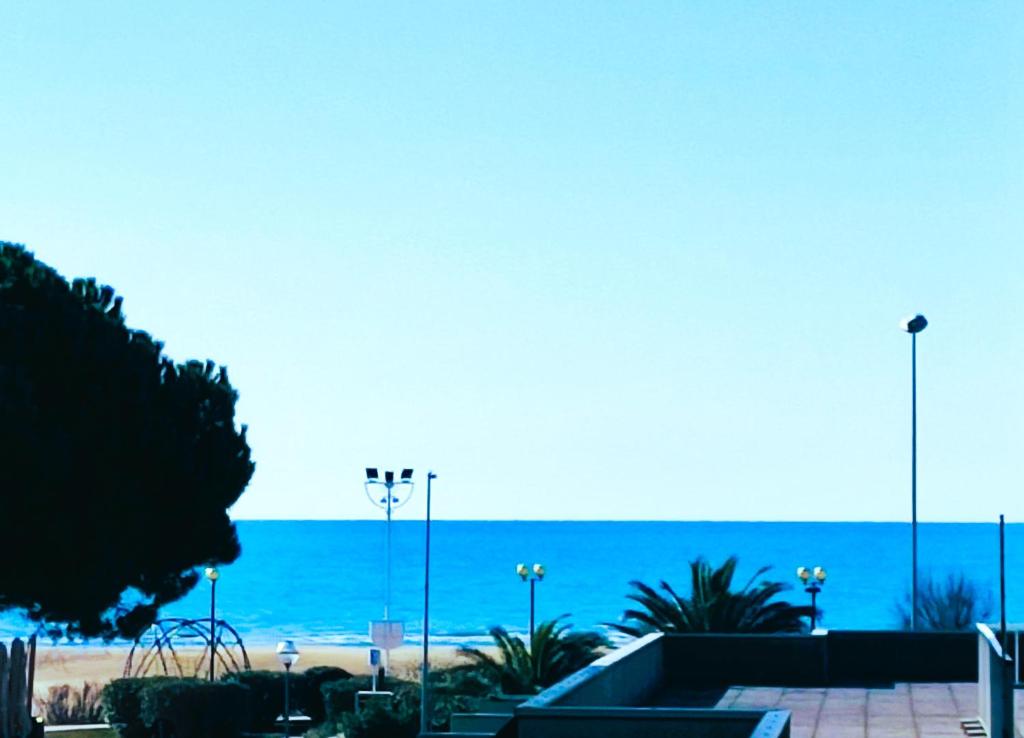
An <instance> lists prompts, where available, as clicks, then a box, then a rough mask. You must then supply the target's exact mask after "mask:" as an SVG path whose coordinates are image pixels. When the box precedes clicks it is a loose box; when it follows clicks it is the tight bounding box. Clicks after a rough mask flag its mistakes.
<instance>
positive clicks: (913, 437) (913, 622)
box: [900, 313, 928, 630]
mask: <svg viewBox="0 0 1024 738" xmlns="http://www.w3.org/2000/svg"><path fill="white" fill-rule="evenodd" d="M927 327H928V320H927V319H926V318H925V317H924V316H923V315H921V314H920V313H918V314H917V315H915V316H913V317H911V318H904V319H903V320H901V321H900V328H901V329H902V330H903V331H905V332H907V333H909V334H910V537H911V550H912V553H911V559H912V561H911V574H910V629H911V630H917V334H918V333H920V332H921V331H923V330H924V329H925V328H927Z"/></svg>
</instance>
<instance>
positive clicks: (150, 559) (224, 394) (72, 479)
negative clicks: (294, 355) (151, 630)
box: [0, 242, 254, 637]
mask: <svg viewBox="0 0 1024 738" xmlns="http://www.w3.org/2000/svg"><path fill="white" fill-rule="evenodd" d="M236 399H237V393H236V392H235V390H234V389H233V388H232V387H231V384H230V383H229V382H228V376H227V372H226V370H225V369H224V368H218V367H217V366H215V365H214V363H213V362H210V361H206V362H199V361H189V362H187V363H185V364H175V363H174V362H173V361H171V360H170V359H169V358H167V357H166V356H165V355H164V354H163V345H162V344H161V343H159V342H158V341H155V340H153V339H152V338H151V337H150V336H149V335H148V334H146V333H144V332H142V331H137V330H132V329H130V328H128V327H127V326H126V325H125V319H124V315H123V314H122V312H121V298H120V297H117V296H115V294H114V290H113V289H111V288H110V287H105V286H100V285H98V284H97V283H96V282H95V281H94V280H92V279H88V280H84V279H76V280H75V281H74V282H73V283H72V284H70V285H69V284H68V283H67V282H66V281H65V280H64V279H63V278H62V277H61V276H60V275H59V274H57V272H56V271H54V270H53V269H51V268H50V267H48V266H46V265H45V264H43V263H41V262H40V261H37V260H36V259H35V258H34V257H33V256H32V254H31V253H29V252H27V251H25V249H24V248H23V247H21V246H18V245H15V244H9V243H4V242H0V610H4V609H7V610H10V609H24V610H25V611H26V612H27V613H28V615H29V617H31V618H32V619H34V620H38V621H41V622H49V623H58V624H62V625H64V626H66V627H67V629H68V631H69V632H71V633H77V634H81V635H83V636H100V637H114V636H119V635H120V636H129V637H130V636H133V635H135V634H136V633H138V632H140V631H141V630H142V629H143V628H145V627H146V626H147V625H149V624H150V623H151V622H152V621H153V619H154V618H155V617H156V614H157V610H158V609H159V607H160V606H162V605H164V604H166V603H168V602H172V601H174V600H177V599H179V598H180V597H182V596H183V595H184V594H185V593H186V592H188V591H189V590H190V589H191V588H192V587H193V586H195V584H196V582H197V581H198V574H197V571H196V567H198V566H200V565H203V564H206V563H209V562H213V563H227V562H231V561H233V560H235V559H236V558H237V557H238V555H239V553H240V548H239V544H238V537H237V534H236V531H235V527H234V524H233V523H232V522H231V520H230V518H229V516H228V508H230V507H231V505H232V504H234V502H235V501H236V500H237V499H238V498H239V496H240V495H241V494H242V492H243V491H244V490H245V487H246V485H247V484H248V482H249V479H250V478H251V477H252V473H253V469H254V465H253V463H252V461H251V459H250V450H249V446H248V444H247V443H246V438H245V427H244V426H242V428H241V429H240V430H239V429H237V428H236V427H235V401H236Z"/></svg>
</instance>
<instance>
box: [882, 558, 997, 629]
mask: <svg viewBox="0 0 1024 738" xmlns="http://www.w3.org/2000/svg"><path fill="white" fill-rule="evenodd" d="M910 599H911V597H910V593H909V592H908V593H907V594H906V596H905V598H904V600H903V602H901V603H896V606H895V610H896V615H897V617H898V618H899V620H900V624H901V626H902V627H903V629H904V630H910V610H911V605H910ZM991 614H992V595H991V593H990V592H987V591H984V590H982V589H981V587H979V586H978V585H977V584H975V583H974V582H972V581H971V580H969V579H967V577H966V576H965V575H964V573H963V572H960V573H959V574H948V575H947V576H946V579H945V580H941V581H940V580H936V579H934V578H932V577H931V576H930V575H928V574H926V575H924V576H922V577H921V578H920V581H919V582H918V590H917V623H916V624H915V625H916V626H917V629H918V630H939V631H949V630H972V629H973V628H974V624H975V623H979V622H984V621H985V620H986V619H987V618H988V617H989V616H990V615H991Z"/></svg>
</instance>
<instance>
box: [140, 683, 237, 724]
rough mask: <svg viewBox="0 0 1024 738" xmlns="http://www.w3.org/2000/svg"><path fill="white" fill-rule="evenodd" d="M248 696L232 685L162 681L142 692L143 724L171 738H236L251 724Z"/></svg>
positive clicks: (141, 710) (141, 711)
mask: <svg viewBox="0 0 1024 738" xmlns="http://www.w3.org/2000/svg"><path fill="white" fill-rule="evenodd" d="M250 692H251V690H250V689H249V687H247V686H246V685H244V684H238V683H233V682H206V681H202V680H199V679H168V680H166V681H164V680H161V681H160V682H158V683H155V684H150V685H148V686H147V687H146V688H144V689H143V690H141V694H140V699H139V702H140V708H141V709H140V713H141V715H142V722H143V723H145V724H146V725H147V726H148V727H149V728H150V729H151V730H152V731H155V732H156V733H157V734H158V735H168V734H170V735H173V736H174V738H213V736H216V738H237V737H238V736H240V735H241V733H242V731H244V730H245V729H246V728H247V727H248V726H249V724H250V720H251V718H250V709H249V700H250Z"/></svg>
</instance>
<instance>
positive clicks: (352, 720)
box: [338, 700, 420, 738]
mask: <svg viewBox="0 0 1024 738" xmlns="http://www.w3.org/2000/svg"><path fill="white" fill-rule="evenodd" d="M338 727H339V729H340V730H341V732H342V733H343V734H344V735H345V738H416V736H417V735H418V734H419V729H420V716H419V701H418V700H416V701H415V703H413V701H408V702H407V701H405V700H396V701H395V704H394V705H392V706H388V705H386V704H382V703H380V702H373V703H370V704H368V705H367V706H366V707H364V708H363V709H362V710H360V712H359V714H358V715H356V714H355V713H354V712H350V713H346V714H345V715H344V716H342V718H341V720H340V721H339V722H338Z"/></svg>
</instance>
